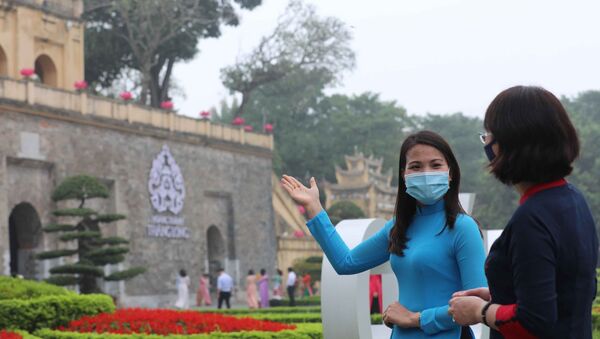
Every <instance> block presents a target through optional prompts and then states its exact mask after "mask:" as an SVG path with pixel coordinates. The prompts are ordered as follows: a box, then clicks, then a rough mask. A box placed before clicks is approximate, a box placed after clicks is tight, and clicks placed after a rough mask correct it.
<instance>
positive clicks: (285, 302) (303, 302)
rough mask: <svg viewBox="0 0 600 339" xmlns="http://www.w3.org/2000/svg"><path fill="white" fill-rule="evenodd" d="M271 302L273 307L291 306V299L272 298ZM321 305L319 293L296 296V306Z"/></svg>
mask: <svg viewBox="0 0 600 339" xmlns="http://www.w3.org/2000/svg"><path fill="white" fill-rule="evenodd" d="M269 303H270V304H271V306H272V307H281V306H284V307H287V306H290V301H289V299H282V300H276V299H271V300H269ZM320 305H321V297H320V296H318V295H313V296H312V297H303V298H296V306H320Z"/></svg>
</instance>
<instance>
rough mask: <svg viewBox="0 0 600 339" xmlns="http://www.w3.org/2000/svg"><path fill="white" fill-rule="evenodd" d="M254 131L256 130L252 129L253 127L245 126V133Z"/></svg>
mask: <svg viewBox="0 0 600 339" xmlns="http://www.w3.org/2000/svg"><path fill="white" fill-rule="evenodd" d="M253 129H254V128H252V126H250V125H246V126H244V131H246V132H252V130H253Z"/></svg>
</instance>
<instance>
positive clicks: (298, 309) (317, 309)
mask: <svg viewBox="0 0 600 339" xmlns="http://www.w3.org/2000/svg"><path fill="white" fill-rule="evenodd" d="M196 310H197V311H198V312H203V313H221V314H229V315H244V314H245V315H249V314H263V313H269V314H280V313H285V314H291V313H321V306H293V307H288V306H281V307H269V308H259V309H249V308H230V309H212V308H210V309H207V308H198V309H196Z"/></svg>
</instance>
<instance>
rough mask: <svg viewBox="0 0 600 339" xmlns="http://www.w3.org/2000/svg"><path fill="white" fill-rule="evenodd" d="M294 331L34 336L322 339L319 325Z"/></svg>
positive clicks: (53, 336) (52, 338)
mask: <svg viewBox="0 0 600 339" xmlns="http://www.w3.org/2000/svg"><path fill="white" fill-rule="evenodd" d="M295 325H296V329H295V330H286V331H280V332H261V331H247V332H230V333H223V332H214V333H210V334H190V335H166V336H162V335H145V334H118V335H117V334H104V333H103V334H96V333H75V332H62V331H56V330H50V329H43V330H39V331H37V332H35V333H34V334H35V335H37V336H39V337H41V338H44V339H322V338H323V326H322V325H321V324H312V323H306V324H295Z"/></svg>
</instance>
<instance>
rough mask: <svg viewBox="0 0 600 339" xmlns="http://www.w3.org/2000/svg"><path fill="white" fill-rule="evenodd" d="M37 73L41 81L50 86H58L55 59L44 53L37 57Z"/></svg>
mask: <svg viewBox="0 0 600 339" xmlns="http://www.w3.org/2000/svg"><path fill="white" fill-rule="evenodd" d="M35 74H37V76H38V77H39V78H40V81H41V82H42V83H43V84H45V85H48V86H53V87H57V86H58V73H57V71H56V66H55V65H54V61H52V59H51V58H50V57H49V56H47V55H46V54H42V55H40V56H39V57H37V59H35Z"/></svg>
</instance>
